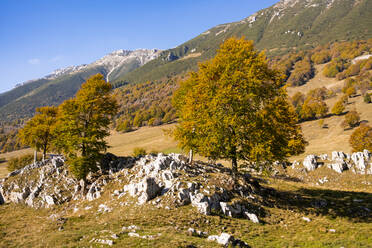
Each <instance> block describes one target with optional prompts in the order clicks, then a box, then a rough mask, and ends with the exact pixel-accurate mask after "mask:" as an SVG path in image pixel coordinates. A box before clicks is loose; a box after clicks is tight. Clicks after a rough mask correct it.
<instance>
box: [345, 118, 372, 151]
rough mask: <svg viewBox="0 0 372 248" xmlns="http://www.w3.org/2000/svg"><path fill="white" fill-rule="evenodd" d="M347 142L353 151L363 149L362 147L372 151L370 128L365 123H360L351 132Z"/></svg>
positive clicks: (371, 129) (371, 130) (371, 132)
mask: <svg viewBox="0 0 372 248" xmlns="http://www.w3.org/2000/svg"><path fill="white" fill-rule="evenodd" d="M349 143H350V145H351V147H352V148H353V152H359V151H363V150H364V149H367V150H369V151H372V128H371V127H370V126H368V125H367V124H362V125H361V126H360V127H358V128H357V129H355V131H354V132H353V133H352V134H351V136H350V139H349Z"/></svg>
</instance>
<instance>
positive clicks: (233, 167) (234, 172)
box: [231, 156, 238, 178]
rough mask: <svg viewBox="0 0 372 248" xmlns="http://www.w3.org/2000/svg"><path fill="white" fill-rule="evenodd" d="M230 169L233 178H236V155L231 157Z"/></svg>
mask: <svg viewBox="0 0 372 248" xmlns="http://www.w3.org/2000/svg"><path fill="white" fill-rule="evenodd" d="M231 169H232V173H233V176H234V178H236V175H237V174H238V160H237V159H236V156H235V157H233V158H232V159H231Z"/></svg>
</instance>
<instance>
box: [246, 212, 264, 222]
mask: <svg viewBox="0 0 372 248" xmlns="http://www.w3.org/2000/svg"><path fill="white" fill-rule="evenodd" d="M244 215H245V216H247V218H248V219H250V220H251V221H252V222H253V223H260V221H259V220H258V217H257V215H255V214H251V213H248V212H244Z"/></svg>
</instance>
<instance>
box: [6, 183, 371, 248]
mask: <svg viewBox="0 0 372 248" xmlns="http://www.w3.org/2000/svg"><path fill="white" fill-rule="evenodd" d="M363 179H364V177H363ZM371 179H372V177H371V176H370V177H369V178H368V180H370V181H371ZM358 183H359V182H358ZM263 185H264V186H265V187H272V188H275V189H277V192H278V194H277V195H276V196H275V197H272V196H270V197H267V198H266V199H265V200H266V201H268V202H272V203H273V204H272V206H271V207H265V208H264V212H265V213H266V215H265V216H261V217H260V219H261V221H263V223H264V224H263V223H261V224H253V223H252V222H250V221H248V220H245V219H232V218H227V217H223V216H219V215H215V216H202V215H200V214H198V213H196V211H195V209H193V208H192V207H190V206H186V207H181V208H177V209H171V210H165V209H157V208H156V207H154V206H152V204H145V205H143V206H135V205H133V203H130V202H131V199H130V198H126V199H122V200H121V201H126V202H129V205H127V206H120V201H117V200H114V199H113V198H112V197H111V193H112V192H113V191H114V189H116V187H117V186H116V185H115V183H110V184H108V185H107V186H106V187H107V189H110V190H108V191H110V192H108V191H106V192H105V193H104V195H103V196H102V197H101V198H100V199H98V200H97V201H93V202H88V201H83V202H81V203H77V202H73V203H72V204H70V205H67V206H66V205H64V206H59V207H56V208H51V209H39V210H35V209H31V208H28V207H25V206H22V205H15V204H7V205H3V206H0V247H88V246H91V245H93V247H104V246H100V245H94V244H92V243H90V242H89V241H90V240H92V239H93V238H103V239H112V238H110V235H111V234H113V233H116V234H119V233H120V232H121V228H122V227H123V226H129V225H133V224H134V225H137V226H139V227H140V230H139V231H138V233H139V234H140V235H157V234H160V235H159V236H156V237H155V239H154V240H145V239H140V238H133V237H129V236H128V234H127V233H126V232H124V233H122V234H120V235H119V238H118V239H117V240H115V246H116V247H186V246H187V245H195V246H197V247H217V245H216V243H214V242H209V241H207V240H206V239H203V238H197V237H190V236H188V235H187V229H188V228H189V227H193V228H195V229H197V230H202V231H208V233H209V234H210V235H212V234H220V233H221V232H228V233H230V234H233V235H234V236H235V237H238V238H240V239H243V240H244V241H246V242H247V243H248V244H249V245H251V246H252V247H341V246H344V247H368V246H369V245H371V244H372V237H371V235H370V230H371V227H372V225H371V222H370V221H371V217H368V216H364V217H363V216H358V214H359V213H360V212H358V209H360V208H361V207H368V208H372V200H371V199H372V188H371V186H370V187H369V188H368V187H366V188H365V189H364V192H358V191H356V190H354V189H352V188H351V187H345V189H344V190H342V191H341V190H335V189H332V188H329V187H325V186H316V187H314V186H309V185H308V184H303V183H294V182H289V181H285V180H278V179H276V180H273V179H270V180H269V181H268V182H267V183H264V184H263ZM349 185H350V184H349ZM320 199H323V200H326V201H327V203H328V205H327V207H326V208H321V209H318V208H314V207H311V203H312V202H314V201H317V200H320ZM101 203H105V204H106V205H108V206H109V207H111V208H113V211H112V212H111V213H104V214H102V213H98V212H97V207H98V206H99V204H101ZM87 206H90V207H92V208H91V209H89V210H85V207H87ZM74 208H77V209H78V210H77V211H74ZM52 214H59V216H61V217H63V218H65V223H64V221H63V220H53V219H52V218H51V216H52ZM304 216H306V217H308V218H310V219H311V222H309V223H308V222H305V221H304V220H303V219H302V217H304ZM60 227H63V230H59V229H60ZM331 229H334V230H335V232H332V231H330V230H331Z"/></svg>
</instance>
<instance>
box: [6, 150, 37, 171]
mask: <svg viewBox="0 0 372 248" xmlns="http://www.w3.org/2000/svg"><path fill="white" fill-rule="evenodd" d="M38 159H41V157H38ZM33 162H34V156H33V155H31V154H28V155H23V156H20V157H16V158H11V159H9V160H8V166H7V167H6V168H7V169H8V171H10V172H11V171H15V170H19V169H22V168H23V167H25V166H26V165H29V164H32V163H33Z"/></svg>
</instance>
